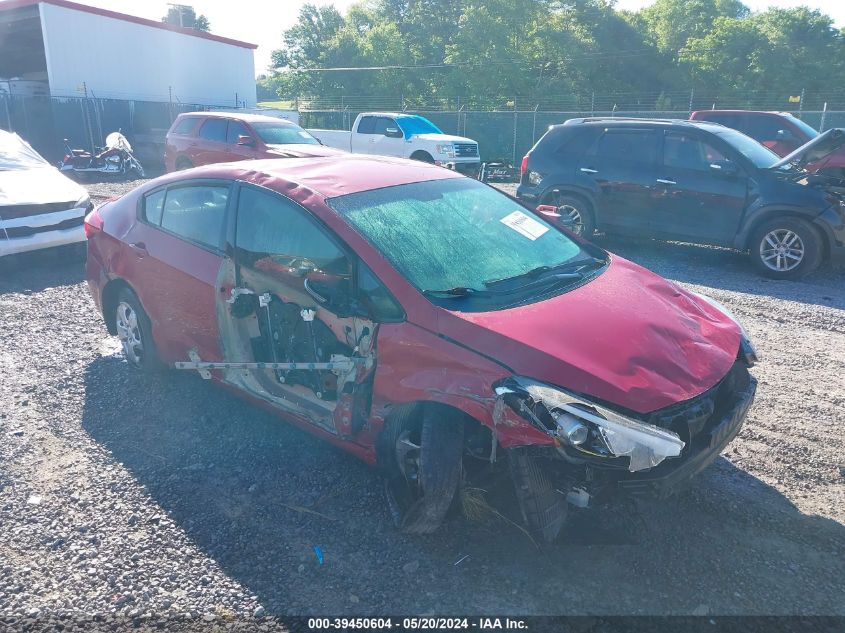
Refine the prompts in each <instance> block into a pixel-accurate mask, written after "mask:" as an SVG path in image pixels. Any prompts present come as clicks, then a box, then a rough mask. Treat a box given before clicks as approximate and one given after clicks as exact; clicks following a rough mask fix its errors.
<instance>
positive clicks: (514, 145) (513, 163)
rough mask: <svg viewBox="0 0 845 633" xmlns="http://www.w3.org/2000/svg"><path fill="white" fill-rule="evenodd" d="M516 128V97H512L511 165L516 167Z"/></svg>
mask: <svg viewBox="0 0 845 633" xmlns="http://www.w3.org/2000/svg"><path fill="white" fill-rule="evenodd" d="M516 126H517V113H516V97H514V98H513V160H512V161H511V165H516Z"/></svg>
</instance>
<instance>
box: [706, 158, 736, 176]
mask: <svg viewBox="0 0 845 633" xmlns="http://www.w3.org/2000/svg"><path fill="white" fill-rule="evenodd" d="M710 170H711V171H713V172H714V173H717V174H719V175H722V176H736V175H737V174H738V173H739V167H737V165H736V163H733V162H731V161H729V160H717V161H714V162H712V163H710Z"/></svg>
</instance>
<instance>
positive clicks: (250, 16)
mask: <svg viewBox="0 0 845 633" xmlns="http://www.w3.org/2000/svg"><path fill="white" fill-rule="evenodd" d="M76 1H77V2H80V3H81V4H89V5H92V6H96V7H100V8H103V9H111V10H112V11H119V12H121V13H128V14H130V15H137V16H140V17H143V18H149V19H152V20H160V19H161V17H162V16H163V15H165V14H166V13H167V3H166V2H159V1H158V0H76ZM307 1H308V0H275V1H274V2H268V1H267V0H237V1H232V0H180V3H181V4H190V5H192V6H193V7H194V9H195V10H196V12H197V13H198V14H202V15H205V16H206V17H207V18H208V20H209V22H210V23H211V31H212V33H216V34H217V35H222V36H224V37H231V38H234V39H236V40H242V41H245V42H251V43H253V44H258V50H256V51H255V72H256V74H261V73H262V72H264V71H266V69H267V66H268V65H269V63H270V54H271V53H272V52H273V50H274V49H277V48H279V47H280V46H281V44H282V33H283V32H284V31H285V29H288V28H290V27H291V26H292V25H293V24H294V23H295V22H296V18H297V15H298V14H299V9H300V7H301V6H302V5H303V4H305V3H306V2H307ZM310 1H311V2H313V3H314V4H334V5H335V6H336V7H337V8H338V10H340V11H341V13H344V12H346V9H347V8H348V7H349V6H350V5H351V4H353V3H354V2H355V1H356V0H335V1H334V2H326V1H325V0H322V1H321V0H310ZM652 1H653V0H617V3H616V7H617V8H619V9H628V10H632V11H635V10H637V9H640V8H642V7H644V6H648V5H649V4H651V2H652ZM743 2H744V3H745V4H746V5H747V6H748V7H749V8H751V10H752V11H764V10H765V9H766V8H768V7H769V6H777V7H795V6H802V5H805V6H809V7H810V8H812V9H819V10H820V11H822V12H823V13H826V14H828V15H830V16H831V17H832V18H833V19H834V21H835V24H836V26H837V27H843V26H845V1H843V0H804V1H803V2H802V1H801V0H743Z"/></svg>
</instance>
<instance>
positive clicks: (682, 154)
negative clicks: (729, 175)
mask: <svg viewBox="0 0 845 633" xmlns="http://www.w3.org/2000/svg"><path fill="white" fill-rule="evenodd" d="M723 160H725V156H724V155H723V154H722V153H721V152H720V151H719V150H717V149H716V148H715V147H713V146H712V145H710V143H707V142H705V141H702V140H699V139H697V138H693V137H692V136H688V135H687V134H681V133H679V132H667V133H666V140H665V141H664V143H663V164H664V165H666V166H667V167H675V168H678V169H694V170H696V171H709V170H710V164H711V163H715V162H717V161H723Z"/></svg>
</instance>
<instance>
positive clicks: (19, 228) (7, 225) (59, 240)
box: [0, 207, 86, 257]
mask: <svg viewBox="0 0 845 633" xmlns="http://www.w3.org/2000/svg"><path fill="white" fill-rule="evenodd" d="M85 212H86V208H85V207H76V208H72V209H67V210H65V211H56V212H53V213H43V214H40V215H32V216H27V217H23V218H13V219H8V220H2V219H0V257H2V256H4V255H14V254H16V253H25V252H27V251H35V250H39V249H42V248H53V247H55V246H64V245H66V244H74V243H76V242H84V241H85V229H84V228H83V226H82V220H83V219H84V217H85ZM0 217H2V208H0ZM68 224H72V226H67V225H68ZM52 227H55V228H52ZM21 233H25V234H24V235H21Z"/></svg>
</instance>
